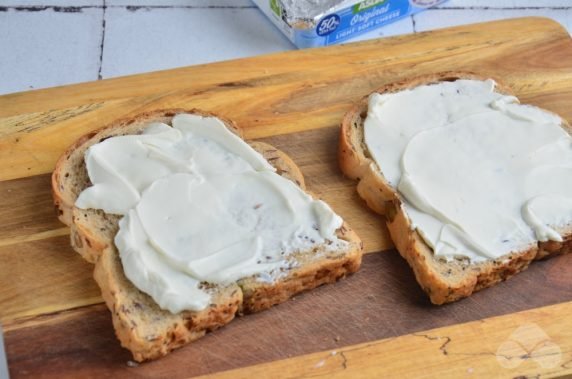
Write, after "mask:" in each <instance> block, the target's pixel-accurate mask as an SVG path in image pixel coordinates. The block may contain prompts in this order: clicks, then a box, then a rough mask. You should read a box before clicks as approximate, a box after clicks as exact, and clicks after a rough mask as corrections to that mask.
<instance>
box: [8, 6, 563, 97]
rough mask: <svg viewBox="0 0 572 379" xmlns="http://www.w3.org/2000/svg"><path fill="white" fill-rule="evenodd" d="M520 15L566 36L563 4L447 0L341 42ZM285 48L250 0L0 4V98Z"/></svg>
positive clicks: (288, 48)
mask: <svg viewBox="0 0 572 379" xmlns="http://www.w3.org/2000/svg"><path fill="white" fill-rule="evenodd" d="M104 4H105V9H104ZM60 7H63V9H62V8H60ZM18 9H19V10H18ZM66 10H67V11H68V12H65V11H66ZM103 14H105V20H106V25H107V27H106V28H105V41H104V46H103V55H102V59H103V61H102V62H100V53H101V52H102V49H101V38H102V35H103V30H104V28H103ZM523 16H543V17H549V18H552V19H555V20H557V21H558V22H560V23H561V24H563V25H564V26H565V27H566V28H567V29H568V30H569V31H572V0H450V1H448V2H446V3H445V4H443V5H441V6H440V9H437V10H429V11H427V12H424V13H421V14H418V15H416V16H414V18H411V17H410V18H405V19H403V20H400V21H398V22H396V23H393V24H390V25H388V26H385V27H384V28H381V29H378V30H374V31H371V32H369V33H367V34H366V35H362V36H359V37H356V38H355V39H352V40H350V41H348V42H353V41H358V40H365V39H370V38H379V37H387V36H393V35H398V34H405V33H411V32H413V31H414V29H413V20H414V21H415V30H416V31H425V30H432V29H436V28H442V27H447V26H453V25H461V24H467V23H475V22H484V21H489V20H496V19H501V18H513V17H523ZM523 32H526V31H523ZM346 43H347V42H346ZM293 48H294V47H293V45H292V44H291V43H290V42H289V41H288V40H287V39H286V38H285V37H284V36H283V35H282V34H281V33H280V32H279V31H278V30H277V29H276V28H275V27H274V26H273V25H272V24H271V23H270V22H269V21H268V20H267V19H266V18H265V17H264V16H263V15H262V14H261V13H260V12H259V11H258V10H257V8H256V7H255V6H254V4H253V3H252V2H251V1H250V0H0V51H3V52H6V51H9V52H11V53H10V54H0V94H3V93H10V92H16V91H22V90H27V89H30V88H42V87H50V86H55V85H61V84H68V83H75V82H82V81H88V80H95V79H97V78H98V72H99V71H100V70H101V74H102V77H104V78H105V77H113V76H119V75H127V74H133V73H138V72H147V71H152V70H158V69H166V68H172V67H179V66H185V65H192V64H200V63H207V62H213V61H218V60H226V59H232V58H238V57H245V56H252V55H257V54H263V53H268V52H275V51H283V50H290V49H293ZM100 63H101V65H100Z"/></svg>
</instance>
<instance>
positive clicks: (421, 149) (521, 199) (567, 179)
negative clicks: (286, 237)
mask: <svg viewBox="0 0 572 379" xmlns="http://www.w3.org/2000/svg"><path fill="white" fill-rule="evenodd" d="M562 124H563V121H562V119H560V118H559V117H558V116H556V115H554V114H552V113H549V112H547V111H544V110H542V109H540V108H536V107H533V106H529V105H521V104H519V103H518V99H517V98H515V97H513V96H506V95H502V94H500V93H497V92H495V82H494V81H493V80H485V81H479V80H457V81H454V82H441V83H438V84H432V85H424V86H419V87H416V88H413V89H408V90H404V91H401V92H397V93H388V94H377V93H375V94H372V95H371V96H370V98H369V111H368V114H367V117H366V120H365V123H364V133H365V143H366V145H367V148H368V150H369V152H370V153H371V155H372V157H373V159H374V160H375V161H376V162H377V164H378V166H379V167H380V168H381V170H382V173H383V175H384V177H385V178H386V180H387V181H388V182H389V184H390V185H391V186H392V187H394V188H397V190H398V192H399V193H400V195H401V197H402V199H403V205H402V207H403V210H404V211H405V213H406V214H407V216H408V218H409V220H410V221H411V227H412V228H413V229H415V230H417V231H418V232H419V234H420V235H421V237H422V238H423V240H424V241H425V242H426V243H427V244H428V245H429V246H430V247H431V248H432V249H433V251H434V253H435V255H436V256H438V257H442V258H444V259H447V260H449V259H452V258H454V257H468V258H469V259H470V260H471V261H473V262H482V261H485V260H487V259H497V258H500V257H502V256H503V255H506V254H509V253H511V252H516V251H523V250H526V249H528V248H530V247H531V246H533V245H534V244H535V243H536V240H538V241H548V240H551V241H562V236H561V235H560V233H559V232H558V230H562V229H563V228H564V227H566V226H568V225H570V224H571V223H572V138H571V137H570V135H568V133H567V132H566V131H565V130H564V129H563V128H562V127H561V125H562Z"/></svg>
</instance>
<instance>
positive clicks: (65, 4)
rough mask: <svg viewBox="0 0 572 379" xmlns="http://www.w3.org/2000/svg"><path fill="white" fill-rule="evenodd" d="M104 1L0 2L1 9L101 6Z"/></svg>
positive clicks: (35, 0) (29, 0)
mask: <svg viewBox="0 0 572 379" xmlns="http://www.w3.org/2000/svg"><path fill="white" fill-rule="evenodd" d="M101 5H103V0H0V7H47V6H56V7H82V6H101Z"/></svg>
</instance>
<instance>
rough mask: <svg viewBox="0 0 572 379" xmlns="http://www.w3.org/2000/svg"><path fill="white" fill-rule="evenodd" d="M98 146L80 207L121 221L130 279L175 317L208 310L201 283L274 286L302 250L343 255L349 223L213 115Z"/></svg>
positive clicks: (89, 160) (120, 240) (90, 154)
mask: <svg viewBox="0 0 572 379" xmlns="http://www.w3.org/2000/svg"><path fill="white" fill-rule="evenodd" d="M172 125H173V127H170V126H169V125H166V124H161V123H154V124H151V125H149V126H148V127H147V128H146V129H145V130H144V132H143V133H142V134H140V135H128V136H120V137H113V138H110V139H107V140H105V141H103V142H101V143H98V144H96V145H93V146H92V147H90V148H89V149H88V151H87V152H86V155H85V162H86V166H87V170H88V174H89V177H90V179H91V182H92V183H93V186H91V187H89V188H87V189H85V190H84V191H83V192H82V193H81V194H80V196H79V197H78V199H77V202H76V206H78V207H79V208H95V209H102V210H104V211H105V212H106V213H112V214H119V215H123V218H122V219H121V220H120V222H119V232H118V233H117V235H116V237H115V245H116V246H117V248H118V250H119V254H120V257H121V261H122V263H123V268H124V271H125V274H126V276H127V278H128V279H129V280H130V281H131V282H132V283H133V284H134V285H135V286H136V287H137V288H139V289H140V290H141V291H143V292H145V293H147V294H149V295H150V296H151V297H152V298H153V299H154V301H155V302H156V303H157V304H158V305H159V306H160V307H161V308H163V309H167V310H169V311H170V312H172V313H178V312H180V311H183V310H195V311H196V310H201V309H204V308H205V307H206V306H208V304H209V302H210V295H209V293H208V292H207V291H206V290H204V289H203V286H202V285H201V283H204V282H207V283H217V284H229V283H232V282H235V281H237V280H238V279H241V278H244V277H248V276H251V275H257V277H258V278H259V280H264V281H273V280H276V279H277V278H278V277H279V276H280V275H281V270H283V269H286V268H288V267H290V266H291V265H292V264H293V263H292V262H290V261H289V260H288V257H289V256H291V254H293V253H296V252H298V251H308V250H312V249H313V248H314V247H316V246H318V245H325V246H328V248H329V249H336V248H339V247H340V246H343V245H345V244H346V242H345V241H342V240H339V239H338V238H337V237H336V230H337V229H338V228H340V227H341V225H342V220H341V218H340V217H339V216H338V215H336V214H335V213H334V212H333V211H332V210H331V209H330V208H329V207H328V205H326V204H325V203H324V202H322V201H320V200H314V199H312V197H311V196H309V195H308V194H306V193H305V192H304V191H302V190H301V189H300V188H299V187H298V186H297V185H295V184H294V183H293V182H292V181H290V180H288V179H285V178H283V177H282V176H280V175H278V174H276V173H275V169H274V168H273V167H272V166H271V165H270V164H269V163H268V162H267V161H266V160H265V159H264V158H263V157H262V156H261V155H260V154H259V153H257V152H256V151H255V150H253V149H252V148H251V147H250V146H249V145H248V144H246V143H245V142H244V141H243V140H242V139H240V138H239V137H237V136H235V135H234V134H232V133H231V132H230V131H229V130H228V129H227V128H226V127H225V126H224V124H223V123H222V122H221V121H220V120H218V119H217V118H214V117H201V116H197V115H187V114H186V115H177V116H175V117H174V118H173V120H172Z"/></svg>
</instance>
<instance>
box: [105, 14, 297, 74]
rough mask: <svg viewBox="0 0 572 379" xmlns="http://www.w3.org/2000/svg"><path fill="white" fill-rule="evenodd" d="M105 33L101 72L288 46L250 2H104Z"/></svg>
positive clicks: (148, 68)
mask: <svg viewBox="0 0 572 379" xmlns="http://www.w3.org/2000/svg"><path fill="white" fill-rule="evenodd" d="M105 33H106V34H105V46H104V50H103V59H104V61H103V67H102V76H103V77H104V78H109V77H113V76H119V75H126V74H132V73H139V72H146V71H152V70H161V69H166V68H172V67H178V66H186V65H193V64H199V63H207V62H213V61H219V60H227V59H233V58H239V57H246V56H252V55H258V54H264V53H270V52H275V51H283V50H289V49H292V48H293V45H292V44H291V43H290V41H288V40H287V39H286V37H284V36H283V35H282V34H281V33H280V32H279V31H278V29H276V28H275V27H274V26H273V25H272V24H271V23H270V21H269V20H268V19H266V18H265V17H264V15H263V14H262V13H261V12H259V11H258V9H255V8H246V9H227V8H223V9H204V8H198V9H193V8H174V9H162V8H160V9H152V10H146V9H141V10H137V11H129V10H125V9H124V8H108V9H107V13H106V31H105Z"/></svg>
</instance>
